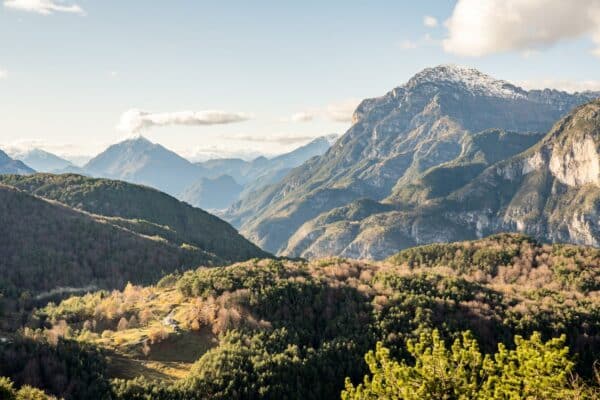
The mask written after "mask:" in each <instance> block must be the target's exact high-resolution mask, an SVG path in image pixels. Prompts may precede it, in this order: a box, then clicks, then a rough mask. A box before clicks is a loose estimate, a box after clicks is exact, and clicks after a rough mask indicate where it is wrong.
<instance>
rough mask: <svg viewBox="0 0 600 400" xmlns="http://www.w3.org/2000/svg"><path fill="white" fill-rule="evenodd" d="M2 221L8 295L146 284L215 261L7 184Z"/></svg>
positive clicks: (1, 198)
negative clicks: (137, 283) (166, 274)
mask: <svg viewBox="0 0 600 400" xmlns="http://www.w3.org/2000/svg"><path fill="white" fill-rule="evenodd" d="M0 220H1V221H2V223H1V224H0V274H1V276H2V278H1V280H0V292H2V293H3V295H4V296H5V297H6V298H9V299H10V298H17V297H19V295H21V294H22V293H25V292H27V293H29V294H30V295H33V296H37V295H43V293H47V292H56V293H57V294H59V293H60V292H61V290H65V289H64V288H83V287H85V288H90V287H99V288H118V287H122V285H124V284H125V283H126V282H128V281H131V282H139V283H150V282H152V281H154V280H156V279H158V278H159V277H160V276H161V274H163V273H164V272H166V271H173V270H175V269H178V268H182V267H184V268H185V267H187V268H189V267H192V266H195V265H201V264H212V263H214V262H217V261H218V258H216V257H215V256H213V255H211V254H208V253H206V252H204V251H202V250H200V249H198V248H194V247H192V246H188V247H184V246H178V245H177V244H173V243H170V242H168V241H166V240H159V239H158V238H152V237H149V236H145V235H142V234H140V233H136V232H135V231H134V230H132V229H127V228H124V227H121V226H120V223H119V222H120V221H116V220H115V219H111V218H104V217H100V216H96V215H92V214H88V213H84V212H81V211H76V210H74V209H71V208H69V207H67V206H65V205H62V204H59V203H56V202H50V201H47V200H44V199H41V198H39V197H35V196H32V195H30V194H27V193H25V192H23V191H20V190H18V189H16V188H14V187H10V186H4V185H0ZM132 224H134V222H133V221H132ZM61 288H63V289H61ZM88 290H89V289H88Z"/></svg>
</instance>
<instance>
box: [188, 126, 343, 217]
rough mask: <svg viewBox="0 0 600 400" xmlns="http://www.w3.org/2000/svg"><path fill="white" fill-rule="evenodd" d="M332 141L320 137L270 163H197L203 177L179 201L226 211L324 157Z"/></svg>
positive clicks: (260, 159)
mask: <svg viewBox="0 0 600 400" xmlns="http://www.w3.org/2000/svg"><path fill="white" fill-rule="evenodd" d="M336 138H337V135H329V136H322V137H319V138H316V139H314V140H313V141H311V142H310V143H307V144H305V145H304V146H301V147H299V148H297V149H295V150H293V151H291V152H289V153H285V154H282V155H279V156H277V157H273V158H270V159H269V158H266V157H258V158H256V159H254V160H252V161H244V160H241V159H235V158H234V159H215V160H209V161H205V162H202V163H197V165H199V166H201V167H202V168H203V169H204V171H205V173H204V174H205V175H206V176H205V177H203V178H200V179H199V180H198V181H196V182H195V183H193V184H192V185H190V186H188V187H187V188H186V189H185V190H184V191H183V192H182V194H181V196H180V197H181V199H182V200H184V201H186V202H188V203H190V204H192V205H194V206H197V207H202V208H210V209H227V208H228V207H229V206H231V205H232V204H233V203H234V202H235V201H237V200H238V199H239V198H244V197H246V196H253V194H252V192H254V191H256V190H260V189H261V188H263V187H265V186H267V185H270V184H273V183H276V182H279V181H280V180H281V179H282V178H283V177H284V176H285V175H286V174H287V173H288V172H289V171H290V170H291V169H292V168H295V167H297V166H299V165H301V164H302V163H303V162H305V161H306V160H308V159H310V158H312V157H315V156H319V155H321V154H323V153H325V152H326V151H327V149H329V147H331V144H332V143H333V142H334V141H335V139H336ZM226 177H229V178H226ZM231 179H232V180H233V181H231Z"/></svg>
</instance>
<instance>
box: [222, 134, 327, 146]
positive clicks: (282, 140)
mask: <svg viewBox="0 0 600 400" xmlns="http://www.w3.org/2000/svg"><path fill="white" fill-rule="evenodd" d="M225 138H226V139H230V140H239V141H243V142H257V143H278V144H294V143H301V142H307V141H310V140H313V139H314V138H315V137H314V136H307V135H305V136H293V135H289V136H287V135H286V136H283V135H278V136H259V135H239V136H227V137H225Z"/></svg>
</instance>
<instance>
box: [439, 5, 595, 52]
mask: <svg viewBox="0 0 600 400" xmlns="http://www.w3.org/2000/svg"><path fill="white" fill-rule="evenodd" d="M445 24H446V26H447V28H448V37H447V38H446V39H445V40H444V41H443V47H444V50H445V51H447V52H449V53H454V54H458V55H464V56H474V57H478V56H483V55H487V54H492V53H498V52H506V51H513V50H516V51H531V50H535V49H539V48H544V47H547V46H551V45H554V44H556V43H558V42H559V41H561V40H565V39H574V38H578V37H582V36H585V35H589V36H591V38H592V40H593V41H594V43H595V44H596V46H597V48H596V49H595V50H593V53H594V54H596V55H598V56H600V0H577V1H565V0H459V1H458V3H457V4H456V6H455V8H454V11H453V12H452V16H451V17H450V19H449V20H448V21H446V23H445Z"/></svg>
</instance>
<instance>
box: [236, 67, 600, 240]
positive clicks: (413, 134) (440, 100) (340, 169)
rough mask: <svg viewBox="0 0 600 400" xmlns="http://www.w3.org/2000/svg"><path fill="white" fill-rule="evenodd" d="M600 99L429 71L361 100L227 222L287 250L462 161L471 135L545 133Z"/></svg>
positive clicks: (473, 74) (468, 73)
mask: <svg viewBox="0 0 600 400" xmlns="http://www.w3.org/2000/svg"><path fill="white" fill-rule="evenodd" d="M596 95H597V94H593V93H584V94H574V95H571V94H567V93H565V92H558V91H553V90H543V91H539V90H532V91H529V92H528V91H525V90H523V89H521V88H519V87H516V86H514V85H512V84H510V83H508V82H505V81H499V80H495V79H493V78H491V77H489V76H487V75H484V74H482V73H481V72H479V71H476V70H473V69H470V68H466V67H458V66H439V67H436V68H429V69H426V70H424V71H422V72H420V73H419V74H417V75H415V76H414V77H413V78H411V79H410V80H409V81H408V82H407V83H406V84H405V85H403V86H400V87H397V88H396V89H394V90H392V91H391V92H389V93H387V94H386V95H384V96H382V97H379V98H375V99H367V100H364V101H363V102H362V103H361V104H360V105H359V106H358V108H357V110H356V111H355V114H354V123H353V125H352V127H351V128H350V129H349V130H348V131H347V132H346V133H345V134H344V135H343V136H342V137H341V138H340V139H339V140H338V141H337V142H336V144H335V145H334V146H333V147H332V148H330V149H329V150H328V151H327V153H325V155H323V156H321V157H319V158H316V159H311V160H309V161H308V162H306V163H305V164H303V165H302V166H301V167H299V168H297V169H295V170H293V171H291V172H290V174H289V175H288V176H286V178H285V179H284V180H283V181H282V182H280V183H278V184H276V185H272V186H270V187H267V188H265V189H264V190H262V191H261V192H260V193H257V194H256V196H252V197H248V198H245V199H243V201H240V202H238V203H236V204H235V205H234V206H233V207H232V208H231V210H229V212H228V214H227V218H228V220H229V221H231V222H232V223H233V224H234V225H236V226H240V227H241V232H242V233H243V234H244V235H246V237H248V238H250V239H251V240H253V241H254V242H255V243H257V244H259V245H260V246H262V247H263V248H265V249H268V250H269V251H273V252H285V249H286V248H287V247H288V240H289V239H290V237H292V235H294V234H295V233H297V231H298V229H299V228H300V227H301V226H302V225H303V224H304V223H306V222H307V221H309V220H311V219H313V218H316V217H318V216H319V215H320V214H322V213H324V212H327V211H330V210H332V209H334V208H336V207H342V206H345V205H347V204H349V203H351V202H352V201H354V200H357V199H360V198H369V199H371V200H375V201H382V200H384V199H386V198H388V197H389V196H391V195H393V193H396V192H398V191H399V189H400V187H401V186H402V185H404V184H405V183H408V182H411V181H412V180H414V179H415V178H416V177H418V176H419V175H420V174H422V173H423V172H424V171H426V170H428V169H429V168H432V167H435V166H438V165H441V164H443V163H446V162H449V161H452V160H454V159H456V158H457V157H458V156H459V155H460V154H461V152H462V149H463V146H462V143H463V142H464V141H465V140H466V138H467V137H469V136H472V135H474V134H476V133H478V132H481V131H484V130H486V129H490V128H496V129H501V130H506V131H513V132H517V133H525V132H545V131H547V130H548V129H549V128H550V127H551V126H552V124H553V123H554V122H555V121H556V120H557V119H559V118H560V117H562V116H564V115H565V114H566V113H567V112H569V111H570V110H571V109H572V108H573V107H575V106H577V105H579V104H582V103H584V102H586V101H589V100H590V99H591V98H593V97H594V96H596ZM392 197H393V196H392ZM384 228H385V227H382V229H384ZM298 234H299V235H300V234H301V232H298Z"/></svg>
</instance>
